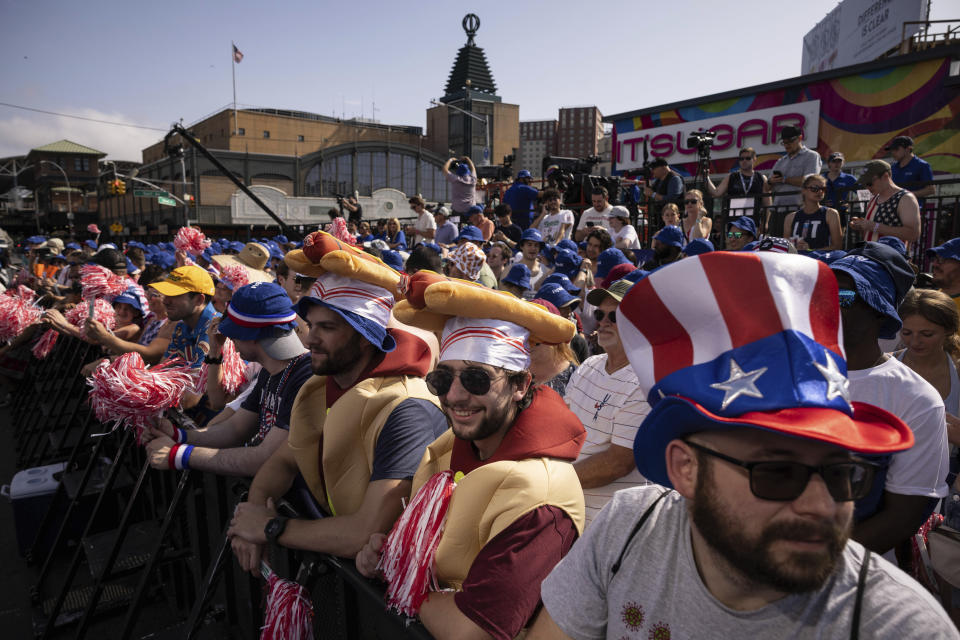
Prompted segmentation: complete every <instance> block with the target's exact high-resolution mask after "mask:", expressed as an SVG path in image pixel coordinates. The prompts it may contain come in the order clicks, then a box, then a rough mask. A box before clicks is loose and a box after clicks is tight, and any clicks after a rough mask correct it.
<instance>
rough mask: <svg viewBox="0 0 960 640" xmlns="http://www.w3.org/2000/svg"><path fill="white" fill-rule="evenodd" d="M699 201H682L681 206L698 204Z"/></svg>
mask: <svg viewBox="0 0 960 640" xmlns="http://www.w3.org/2000/svg"><path fill="white" fill-rule="evenodd" d="M699 203H700V201H699V200H684V201H683V204H699Z"/></svg>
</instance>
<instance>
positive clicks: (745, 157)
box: [740, 156, 753, 162]
mask: <svg viewBox="0 0 960 640" xmlns="http://www.w3.org/2000/svg"><path fill="white" fill-rule="evenodd" d="M747 160H753V156H740V162H745V161H747Z"/></svg>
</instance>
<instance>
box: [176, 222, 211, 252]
mask: <svg viewBox="0 0 960 640" xmlns="http://www.w3.org/2000/svg"><path fill="white" fill-rule="evenodd" d="M211 244H213V243H212V242H211V241H210V240H207V236H205V235H203V232H202V231H200V229H198V228H197V227H180V230H179V231H177V235H176V237H175V238H174V239H173V246H174V247H176V248H177V249H179V250H180V251H185V252H186V253H189V254H190V255H192V256H199V255H200V254H201V253H203V252H204V251H205V250H206V249H207V247H209V246H210V245H211Z"/></svg>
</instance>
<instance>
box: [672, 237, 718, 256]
mask: <svg viewBox="0 0 960 640" xmlns="http://www.w3.org/2000/svg"><path fill="white" fill-rule="evenodd" d="M711 251H713V243H712V242H710V241H709V240H707V239H706V238H694V239H693V240H691V241H690V242H688V243H687V246H685V247H684V248H683V249H681V250H680V253H682V254H684V255H686V256H698V255H700V254H701V253H710V252H711Z"/></svg>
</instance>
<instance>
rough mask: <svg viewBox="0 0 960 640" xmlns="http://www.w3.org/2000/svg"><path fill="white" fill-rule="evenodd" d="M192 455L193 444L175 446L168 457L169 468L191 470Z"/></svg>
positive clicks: (171, 448)
mask: <svg viewBox="0 0 960 640" xmlns="http://www.w3.org/2000/svg"><path fill="white" fill-rule="evenodd" d="M192 453H193V445H192V444H175V445H173V446H172V447H170V454H169V455H168V456H167V466H168V467H170V468H171V469H189V468H190V454H192Z"/></svg>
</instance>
